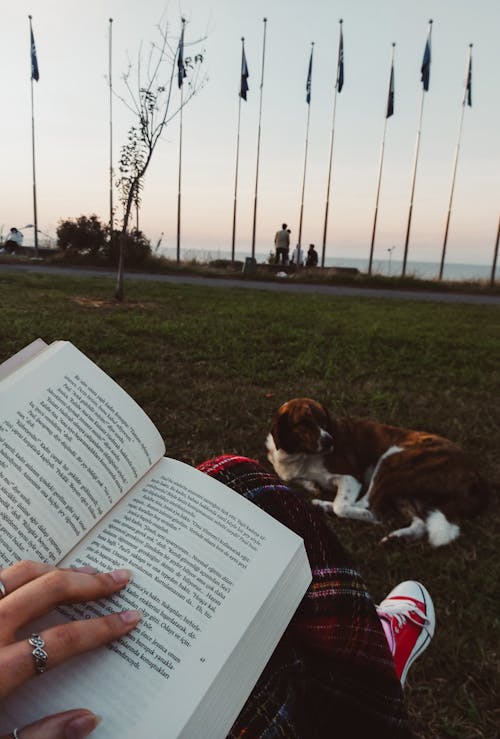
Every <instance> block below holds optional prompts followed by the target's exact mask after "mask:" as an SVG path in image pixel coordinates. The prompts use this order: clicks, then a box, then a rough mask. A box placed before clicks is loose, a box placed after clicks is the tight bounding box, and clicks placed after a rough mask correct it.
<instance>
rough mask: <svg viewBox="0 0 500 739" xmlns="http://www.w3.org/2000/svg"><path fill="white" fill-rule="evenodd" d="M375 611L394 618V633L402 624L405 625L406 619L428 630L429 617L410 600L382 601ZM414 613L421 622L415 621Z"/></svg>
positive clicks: (380, 614)
mask: <svg viewBox="0 0 500 739" xmlns="http://www.w3.org/2000/svg"><path fill="white" fill-rule="evenodd" d="M377 612H378V614H379V616H384V615H387V616H391V617H393V618H395V619H396V621H397V626H396V628H395V631H396V633H397V632H398V631H399V629H400V628H401V627H402V626H404V625H405V623H406V621H407V620H408V621H411V622H412V623H414V624H415V625H416V626H420V627H421V628H423V629H425V630H426V631H428V629H427V626H428V625H429V624H430V621H429V619H428V618H427V616H426V615H425V613H423V611H421V610H420V608H419V607H418V606H417V605H416V604H415V603H414V602H413V601H412V600H405V599H403V598H401V599H398V600H393V601H391V602H389V603H384V604H383V605H382V604H381V605H379V606H378V608H377ZM414 614H415V615H417V616H418V617H419V618H421V619H422V621H423V623H420V622H419V621H417V620H416V619H415V618H414Z"/></svg>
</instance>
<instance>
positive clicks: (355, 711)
mask: <svg viewBox="0 0 500 739" xmlns="http://www.w3.org/2000/svg"><path fill="white" fill-rule="evenodd" d="M199 469H200V470H202V472H205V473H206V474H208V475H211V476H212V477H215V478H217V479H218V480H220V481H221V482H223V483H224V484H225V485H227V486H228V487H230V488H232V489H233V490H235V491H236V492H238V493H240V494H241V495H243V496H244V497H245V498H247V499H248V500H251V501H252V502H253V503H255V504H256V505H258V506H259V507H260V508H262V509H263V510H265V511H267V513H269V514H270V515H271V516H273V517H274V518H276V519H278V520H279V521H281V522H282V523H283V524H285V526H287V527H288V528H290V529H292V530H293V531H295V532H296V533H297V534H299V535H300V536H301V537H302V538H303V539H304V542H305V547H306V551H307V554H308V557H309V563H310V565H311V569H312V574H313V581H312V583H311V585H310V586H309V589H308V591H307V593H306V595H305V596H304V598H303V600H302V603H301V604H300V606H299V608H298V609H297V611H296V613H295V615H294V617H293V619H292V621H291V623H290V625H289V627H288V629H287V630H286V632H285V634H284V635H283V637H282V639H281V641H280V643H279V644H278V646H277V648H276V650H275V651H274V653H273V655H272V656H271V658H270V660H269V662H268V664H267V666H266V667H265V669H264V671H263V673H262V675H261V676H260V678H259V681H258V682H257V684H256V686H255V688H254V690H253V691H252V693H251V695H250V697H249V699H248V701H247V702H246V704H245V706H244V708H243V710H242V711H241V713H240V715H239V716H238V718H237V720H236V722H235V723H234V725H233V727H232V729H231V732H230V734H229V737H230V739H236V737H239V738H240V739H241V738H242V737H244V738H245V739H254V738H255V739H256V738H257V737H259V738H261V739H264V738H265V739H274V738H275V737H276V738H277V737H280V738H281V739H295V738H296V739H299V738H300V739H320V738H322V737H328V738H329V739H344V737H345V739H356V737H375V736H376V737H379V736H380V737H384V739H392V737H398V738H400V737H411V736H412V733H411V730H410V728H409V722H408V717H407V714H406V710H405V706H404V700H403V694H402V689H401V686H400V683H399V680H398V678H397V676H396V674H395V672H394V666H393V660H392V657H391V654H390V651H389V648H388V645H387V641H386V638H385V636H384V633H383V631H382V627H381V625H380V621H379V619H378V617H377V614H376V611H375V608H374V605H373V602H372V600H371V597H370V595H369V593H368V592H367V590H366V588H365V585H364V583H363V581H362V579H361V577H360V575H359V574H358V572H357V571H356V569H355V568H354V566H353V564H352V562H351V559H350V557H349V555H348V554H347V553H346V552H345V551H344V549H343V548H342V546H341V545H340V543H339V542H338V540H337V538H336V537H335V535H334V534H333V533H332V532H331V531H330V529H328V528H327V526H326V524H325V523H324V519H323V516H322V515H319V514H317V513H316V511H314V509H312V507H311V506H307V505H305V504H304V503H303V502H302V501H301V500H300V498H298V496H296V495H295V494H294V493H293V492H292V491H290V489H289V488H288V487H286V486H285V485H283V484H282V483H281V482H280V481H279V480H278V478H277V477H276V476H275V475H274V474H270V473H268V472H266V471H265V470H264V469H263V468H262V467H260V465H259V464H258V462H256V461H254V460H251V459H248V458H246V457H238V456H222V457H217V458H215V459H212V460H209V461H207V462H203V463H202V464H201V465H199Z"/></svg>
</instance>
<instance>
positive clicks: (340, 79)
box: [337, 26, 344, 92]
mask: <svg viewBox="0 0 500 739" xmlns="http://www.w3.org/2000/svg"><path fill="white" fill-rule="evenodd" d="M343 86H344V36H343V34H342V26H341V27H340V39H339V58H338V62H337V90H338V91H339V92H340V91H341V90H342V87H343Z"/></svg>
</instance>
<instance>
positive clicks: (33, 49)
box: [30, 28, 40, 82]
mask: <svg viewBox="0 0 500 739" xmlns="http://www.w3.org/2000/svg"><path fill="white" fill-rule="evenodd" d="M30 34H31V79H32V80H35V81H36V82H38V80H39V79H40V73H39V72H38V60H37V58H36V46H35V37H34V36H33V29H32V28H30Z"/></svg>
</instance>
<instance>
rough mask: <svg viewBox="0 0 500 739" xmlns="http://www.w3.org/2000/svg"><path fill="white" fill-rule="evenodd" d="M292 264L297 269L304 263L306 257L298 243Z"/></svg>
mask: <svg viewBox="0 0 500 739" xmlns="http://www.w3.org/2000/svg"><path fill="white" fill-rule="evenodd" d="M292 264H293V265H294V266H295V268H296V269H297V268H298V267H302V266H303V265H304V257H303V252H302V249H301V247H300V244H297V246H296V247H295V249H294V250H293V254H292Z"/></svg>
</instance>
